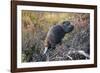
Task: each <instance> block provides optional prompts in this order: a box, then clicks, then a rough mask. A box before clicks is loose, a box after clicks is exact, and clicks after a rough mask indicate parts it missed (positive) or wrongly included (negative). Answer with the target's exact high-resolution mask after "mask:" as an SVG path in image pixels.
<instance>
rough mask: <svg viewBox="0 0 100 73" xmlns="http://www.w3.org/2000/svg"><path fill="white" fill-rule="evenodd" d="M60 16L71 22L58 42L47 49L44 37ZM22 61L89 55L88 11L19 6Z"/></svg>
mask: <svg viewBox="0 0 100 73" xmlns="http://www.w3.org/2000/svg"><path fill="white" fill-rule="evenodd" d="M64 20H67V21H70V22H71V23H72V24H74V30H73V31H72V32H71V33H68V34H66V35H65V37H64V38H63V39H62V44H61V45H60V44H58V45H57V46H56V48H55V49H54V50H48V52H47V53H46V55H45V56H43V55H42V53H43V51H44V40H45V38H46V35H47V33H48V30H49V29H50V27H51V26H53V25H55V24H58V23H60V22H62V21H64ZM21 21H22V54H21V58H22V62H39V61H61V60H86V59H89V58H90V14H89V13H71V12H42V11H41V12H39V11H29V10H22V20H21Z"/></svg>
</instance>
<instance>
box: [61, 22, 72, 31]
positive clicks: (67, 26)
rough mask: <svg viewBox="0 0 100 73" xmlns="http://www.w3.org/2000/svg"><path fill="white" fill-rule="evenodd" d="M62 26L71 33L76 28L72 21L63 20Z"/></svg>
mask: <svg viewBox="0 0 100 73" xmlns="http://www.w3.org/2000/svg"><path fill="white" fill-rule="evenodd" d="M62 27H63V29H64V31H65V32H66V33H69V32H71V31H72V30H73V29H74V26H73V25H72V24H71V23H70V21H63V22H62Z"/></svg>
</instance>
